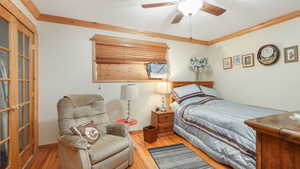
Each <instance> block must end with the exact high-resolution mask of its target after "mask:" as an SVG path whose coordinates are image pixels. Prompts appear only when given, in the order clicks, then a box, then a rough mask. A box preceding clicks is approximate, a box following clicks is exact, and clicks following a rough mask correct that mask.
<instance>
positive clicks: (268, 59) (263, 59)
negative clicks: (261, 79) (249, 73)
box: [257, 44, 280, 65]
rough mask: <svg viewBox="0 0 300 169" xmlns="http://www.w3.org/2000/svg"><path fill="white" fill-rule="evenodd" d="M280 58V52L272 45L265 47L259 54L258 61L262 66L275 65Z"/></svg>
mask: <svg viewBox="0 0 300 169" xmlns="http://www.w3.org/2000/svg"><path fill="white" fill-rule="evenodd" d="M279 57H280V50H279V49H278V47H277V46H275V45H272V44H269V45H264V46H263V47H261V48H260V49H259V50H258V53H257V59H258V61H259V63H261V64H262V65H273V64H275V63H276V62H277V61H278V60H279Z"/></svg>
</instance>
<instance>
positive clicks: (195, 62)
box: [190, 57, 210, 81]
mask: <svg viewBox="0 0 300 169" xmlns="http://www.w3.org/2000/svg"><path fill="white" fill-rule="evenodd" d="M190 64H191V65H190V69H191V70H192V71H193V72H195V74H196V81H199V80H200V77H199V76H200V73H201V72H205V71H208V70H209V68H210V65H209V64H208V58H207V57H194V58H191V60H190Z"/></svg>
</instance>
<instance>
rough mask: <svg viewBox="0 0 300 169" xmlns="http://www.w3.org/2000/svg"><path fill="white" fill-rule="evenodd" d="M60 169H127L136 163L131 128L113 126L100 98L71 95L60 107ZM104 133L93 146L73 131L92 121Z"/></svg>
mask: <svg viewBox="0 0 300 169" xmlns="http://www.w3.org/2000/svg"><path fill="white" fill-rule="evenodd" d="M57 109H58V123H59V134H60V136H59V138H58V141H59V145H58V150H59V159H60V169H125V168H127V167H129V166H131V165H132V163H133V146H132V141H131V138H130V136H129V135H128V129H127V126H125V125H122V124H110V121H109V117H108V115H107V113H105V111H104V99H103V97H102V96H99V95H70V96H65V97H64V98H62V99H61V100H60V101H59V102H58V105H57ZM91 120H93V121H94V123H95V124H96V125H97V128H98V129H99V131H100V133H101V137H100V139H99V140H98V141H97V142H96V143H95V144H93V145H90V144H88V142H87V141H86V140H85V139H83V138H81V137H80V136H76V135H74V134H73V133H72V131H71V130H70V127H71V126H77V125H78V124H79V123H80V122H83V121H91Z"/></svg>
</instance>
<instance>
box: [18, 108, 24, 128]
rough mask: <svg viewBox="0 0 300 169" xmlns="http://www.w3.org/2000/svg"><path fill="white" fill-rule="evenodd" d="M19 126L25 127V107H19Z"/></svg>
mask: <svg viewBox="0 0 300 169" xmlns="http://www.w3.org/2000/svg"><path fill="white" fill-rule="evenodd" d="M18 112H19V128H21V127H23V107H21V108H20V109H19V111H18Z"/></svg>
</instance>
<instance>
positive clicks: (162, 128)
mask: <svg viewBox="0 0 300 169" xmlns="http://www.w3.org/2000/svg"><path fill="white" fill-rule="evenodd" d="M171 131H173V125H172V123H165V124H159V125H158V132H159V133H166V132H171Z"/></svg>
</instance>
